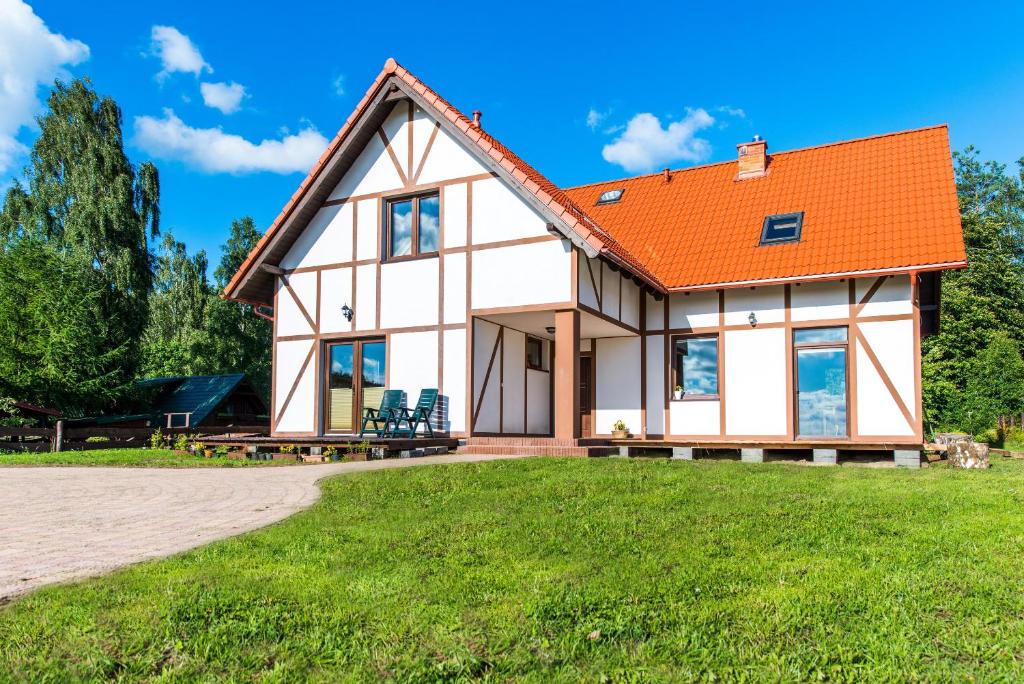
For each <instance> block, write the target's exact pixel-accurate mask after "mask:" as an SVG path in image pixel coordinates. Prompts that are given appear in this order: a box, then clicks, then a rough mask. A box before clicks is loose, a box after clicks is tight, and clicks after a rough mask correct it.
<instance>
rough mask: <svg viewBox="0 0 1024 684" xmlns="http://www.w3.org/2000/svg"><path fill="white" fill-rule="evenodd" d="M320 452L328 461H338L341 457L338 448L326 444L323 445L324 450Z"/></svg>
mask: <svg viewBox="0 0 1024 684" xmlns="http://www.w3.org/2000/svg"><path fill="white" fill-rule="evenodd" d="M321 453H322V454H323V455H324V458H326V459H327V460H329V461H340V460H341V457H340V456H338V449H337V448H335V447H332V446H326V447H324V450H323V451H322V452H321Z"/></svg>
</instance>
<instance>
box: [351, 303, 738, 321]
mask: <svg viewBox="0 0 1024 684" xmlns="http://www.w3.org/2000/svg"><path fill="white" fill-rule="evenodd" d="M353 314H355V311H353V310H352V307H350V306H349V305H348V304H343V305H342V307H341V315H342V316H344V317H345V320H346V321H348V322H349V323H351V322H352V315H353ZM750 315H751V316H753V315H754V314H750Z"/></svg>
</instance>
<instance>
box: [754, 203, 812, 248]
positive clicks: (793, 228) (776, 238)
mask: <svg viewBox="0 0 1024 684" xmlns="http://www.w3.org/2000/svg"><path fill="white" fill-rule="evenodd" d="M803 227H804V212H802V211H798V212H795V213H792V214H774V215H772V216H766V217H765V219H764V226H763V227H762V228H761V245H762V246H764V245H775V244H779V243H781V242H800V231H801V230H802V229H803Z"/></svg>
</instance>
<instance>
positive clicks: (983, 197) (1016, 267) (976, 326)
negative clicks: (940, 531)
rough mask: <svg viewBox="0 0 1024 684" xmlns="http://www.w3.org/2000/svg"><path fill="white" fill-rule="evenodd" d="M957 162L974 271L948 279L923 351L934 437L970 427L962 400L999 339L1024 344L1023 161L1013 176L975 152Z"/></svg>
mask: <svg viewBox="0 0 1024 684" xmlns="http://www.w3.org/2000/svg"><path fill="white" fill-rule="evenodd" d="M953 156H954V162H955V171H956V182H957V195H958V199H959V202H960V216H961V223H962V224H963V230H964V241H965V243H966V246H967V260H968V263H969V268H966V269H962V270H958V271H947V272H946V273H945V274H944V275H943V280H942V317H941V321H940V329H939V333H938V334H937V335H935V336H933V337H930V338H928V339H927V340H925V341H924V343H923V356H922V379H923V387H922V389H923V394H924V405H925V417H926V428H931V429H933V430H940V429H962V428H966V427H967V426H966V425H964V424H963V421H964V420H965V413H964V410H963V408H964V405H963V400H964V397H965V392H966V391H967V386H968V382H969V381H970V379H971V377H972V374H973V373H974V371H975V365H974V362H975V359H976V358H977V357H978V355H979V353H980V352H981V350H983V349H985V348H987V347H988V346H989V344H990V343H991V342H993V340H994V339H995V338H996V336H997V334H1000V333H1002V334H1003V335H1005V336H1006V337H1008V338H1009V339H1011V340H1013V341H1015V342H1016V343H1017V344H1020V343H1022V342H1024V159H1022V160H1021V161H1019V162H1018V166H1019V172H1018V174H1017V175H1016V176H1014V175H1010V174H1008V173H1007V171H1006V167H1005V166H1003V165H1001V164H997V163H995V162H982V161H981V160H980V159H979V157H978V152H977V150H975V149H974V148H973V147H968V148H966V149H965V150H964V151H963V152H957V153H955V154H954V155H953ZM1009 381H1010V382H1017V383H1020V382H1024V377H1022V378H1018V379H1017V380H1016V381H1013V380H1009ZM987 427H991V425H990V426H987Z"/></svg>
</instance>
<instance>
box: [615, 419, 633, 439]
mask: <svg viewBox="0 0 1024 684" xmlns="http://www.w3.org/2000/svg"><path fill="white" fill-rule="evenodd" d="M628 437H629V428H628V427H626V424H625V423H623V422H622V421H621V420H617V421H615V424H614V425H612V439H626V438H628Z"/></svg>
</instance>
